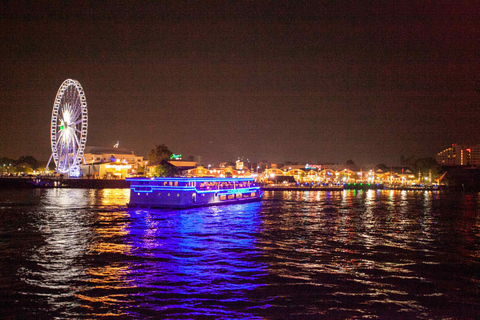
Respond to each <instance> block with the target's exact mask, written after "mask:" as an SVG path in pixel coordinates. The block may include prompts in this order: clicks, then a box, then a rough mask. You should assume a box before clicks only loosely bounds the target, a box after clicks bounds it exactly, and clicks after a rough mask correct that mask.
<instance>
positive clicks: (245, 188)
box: [128, 178, 263, 209]
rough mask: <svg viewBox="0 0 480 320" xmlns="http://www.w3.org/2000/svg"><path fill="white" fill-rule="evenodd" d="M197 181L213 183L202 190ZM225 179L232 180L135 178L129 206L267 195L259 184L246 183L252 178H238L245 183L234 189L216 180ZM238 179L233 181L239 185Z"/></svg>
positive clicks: (241, 200) (221, 201)
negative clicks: (225, 186)
mask: <svg viewBox="0 0 480 320" xmlns="http://www.w3.org/2000/svg"><path fill="white" fill-rule="evenodd" d="M225 180H226V179H225ZM194 182H195V183H194ZM196 182H199V183H203V182H208V183H210V185H209V186H204V188H203V190H198V189H197V188H196V185H197V183H196ZM221 182H231V181H230V180H226V181H223V180H219V179H215V180H213V179H212V180H207V181H195V180H192V179H190V180H185V179H183V180H182V179H178V181H177V180H174V179H173V178H170V179H168V180H166V179H163V180H162V179H154V180H150V179H136V180H132V184H131V188H130V202H129V204H128V207H130V208H138V207H140V208H179V209H181V208H190V207H202V206H213V205H224V204H235V203H245V202H252V201H258V200H260V199H261V198H262V196H263V192H262V191H261V190H260V188H259V187H258V186H253V185H252V186H251V185H250V184H248V185H247V184H246V183H247V182H249V181H248V180H243V181H238V182H235V183H238V186H241V187H239V188H232V189H219V188H218V185H217V184H215V183H221ZM212 183H213V184H212ZM235 183H233V184H231V185H232V186H233V185H235V186H237V185H236V184H235ZM252 183H253V182H252ZM215 188H216V189H215Z"/></svg>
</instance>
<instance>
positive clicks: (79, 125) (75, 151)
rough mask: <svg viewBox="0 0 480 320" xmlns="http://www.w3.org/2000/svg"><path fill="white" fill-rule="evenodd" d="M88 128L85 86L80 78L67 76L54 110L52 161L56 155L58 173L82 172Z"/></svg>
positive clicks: (51, 132)
mask: <svg viewBox="0 0 480 320" xmlns="http://www.w3.org/2000/svg"><path fill="white" fill-rule="evenodd" d="M87 127H88V113H87V100H86V98H85V93H84V92H83V88H82V86H81V85H80V83H79V82H78V81H77V80H72V79H67V80H65V81H64V82H63V83H62V85H61V86H60V88H59V89H58V92H57V96H56V97H55V103H54V104H53V111H52V123H51V131H50V136H51V145H52V156H51V157H50V161H51V160H52V158H53V160H54V161H55V165H56V171H57V172H59V173H63V174H68V175H69V176H79V175H80V164H81V163H82V160H83V159H84V156H83V151H84V149H85V143H86V142H87ZM50 161H49V163H50ZM47 167H48V165H47Z"/></svg>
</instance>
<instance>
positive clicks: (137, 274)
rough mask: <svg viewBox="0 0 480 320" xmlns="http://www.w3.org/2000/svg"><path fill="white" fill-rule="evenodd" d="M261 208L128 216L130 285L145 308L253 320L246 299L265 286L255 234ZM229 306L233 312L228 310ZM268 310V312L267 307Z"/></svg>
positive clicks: (251, 304) (145, 212) (132, 213)
mask: <svg viewBox="0 0 480 320" xmlns="http://www.w3.org/2000/svg"><path fill="white" fill-rule="evenodd" d="M260 208H261V204H260V203H250V204H243V205H231V206H220V207H206V208H199V209H198V208H196V209H190V210H175V211H167V210H130V211H129V214H130V216H131V218H132V219H131V223H130V224H129V228H128V230H129V237H128V238H129V239H130V241H131V245H132V247H133V248H134V249H133V250H132V252H131V254H132V255H134V256H135V257H136V260H138V258H142V257H143V258H144V260H143V261H142V262H141V263H138V262H137V263H135V265H133V266H132V267H131V270H130V272H129V275H128V276H129V277H130V278H131V279H133V281H132V285H134V286H136V287H141V288H142V292H141V293H138V294H137V295H138V296H139V297H138V298H137V299H140V301H141V302H140V303H141V304H142V307H143V308H147V309H149V310H156V311H164V312H167V313H169V314H170V313H171V312H173V313H174V314H181V315H183V316H188V315H191V316H198V315H208V316H221V317H225V316H229V317H231V316H233V315H234V316H235V317H248V318H252V317H254V316H253V315H252V314H250V313H249V312H248V311H246V310H245V311H242V310H241V309H242V308H240V310H239V306H242V305H243V306H245V309H248V308H255V302H254V301H250V299H249V298H248V297H247V296H246V293H247V292H248V291H249V290H254V289H255V288H257V287H259V286H261V285H264V284H263V283H262V282H261V281H259V280H258V279H259V278H260V277H262V276H264V275H265V274H266V265H265V264H264V263H261V262H258V261H257V260H258V257H259V256H261V251H260V250H259V249H258V248H256V238H255V236H256V234H258V233H259V232H261V223H262V222H261V219H260V216H259V213H260ZM229 305H230V306H231V310H229V308H228V306H229ZM264 307H265V306H264Z"/></svg>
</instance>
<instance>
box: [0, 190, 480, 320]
mask: <svg viewBox="0 0 480 320" xmlns="http://www.w3.org/2000/svg"><path fill="white" fill-rule="evenodd" d="M128 199H129V190H128V189H103V190H88V189H33V190H31V189H29V190H1V191H0V317H1V318H6V319H23V318H31V319H52V318H68V319H70V318H88V319H91V318H119V319H139V318H141V319H145V318H150V319H161V318H173V319H178V318H180V319H190V318H201V319H205V318H206V319H208V318H211V319H278V318H281V319H283V318H285V319H323V318H327V319H330V318H380V319H385V318H389V319H392V318H394V319H405V318H420V319H422V318H423V319H432V318H435V319H438V318H453V319H459V318H460V319H468V318H471V319H473V318H476V317H478V316H479V315H480V298H479V297H480V214H479V212H480V195H479V194H468V193H449V192H443V191H441V192H440V191H437V192H432V191H429V192H423V191H388V190H379V191H374V190H370V191H353V190H352V191H332V192H324V191H309V192H298V191H292V192H289V191H283V192H278V191H275V192H266V193H265V197H264V199H263V200H262V201H261V202H255V203H248V204H238V205H227V206H215V207H205V208H196V209H188V210H145V209H128V208H127V207H126V205H125V204H126V203H127V202H128Z"/></svg>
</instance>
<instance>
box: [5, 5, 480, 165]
mask: <svg viewBox="0 0 480 320" xmlns="http://www.w3.org/2000/svg"><path fill="white" fill-rule="evenodd" d="M38 2H39V3H37V2H33V1H23V2H22V1H2V2H1V3H0V43H1V51H0V86H1V87H0V88H1V89H0V90H1V91H0V110H1V118H0V157H4V156H6V157H11V158H18V157H20V156H22V155H33V156H35V157H36V158H38V159H41V160H48V158H49V156H50V153H51V150H50V131H49V130H50V117H51V112H52V107H53V102H54V98H55V95H56V92H57V90H58V88H59V86H60V85H61V83H62V82H63V81H64V80H65V79H67V78H72V79H76V80H78V81H79V82H80V83H81V84H82V86H83V88H84V90H85V94H86V98H87V102H88V115H89V122H88V128H89V129H88V137H87V145H92V146H113V144H115V143H116V142H117V140H118V141H120V146H121V147H125V148H131V149H136V150H138V152H139V153H140V154H144V155H145V154H146V153H147V152H148V150H150V149H152V148H153V147H154V146H155V145H156V144H162V143H163V144H165V145H167V146H168V147H169V148H170V149H171V150H172V151H173V152H174V153H180V154H183V155H202V156H204V158H205V161H206V162H212V163H218V162H220V161H234V160H236V159H237V158H238V157H245V158H248V159H250V160H253V161H256V160H269V161H273V162H283V161H308V162H311V163H325V162H335V163H345V162H346V161H347V160H349V159H353V160H354V161H355V162H356V163H357V164H363V165H370V164H378V163H386V164H387V165H396V164H398V163H399V159H400V156H402V155H403V156H416V157H424V156H434V155H435V154H436V153H437V152H438V151H441V150H442V149H444V148H446V147H448V146H449V145H451V144H452V143H480V128H479V126H480V108H479V97H480V80H479V75H480V6H479V5H478V2H476V1H472V2H465V1H451V2H443V1H308V2H301V1H290V2H287V1H259V2H257V1H246V2H241V1H229V2H219V1H213V2H210V1H203V2H200V3H196V4H195V3H194V2H193V1H170V2H161V3H162V4H159V3H160V1H148V2H143V1H130V2H127V1H124V2H122V1H109V2H101V3H98V2H97V1H92V2H91V3H90V4H80V3H81V1H80V2H70V1H61V2H59V3H55V2H48V3H47V2H43V1H41V2H40V1H38ZM204 2H206V3H204Z"/></svg>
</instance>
